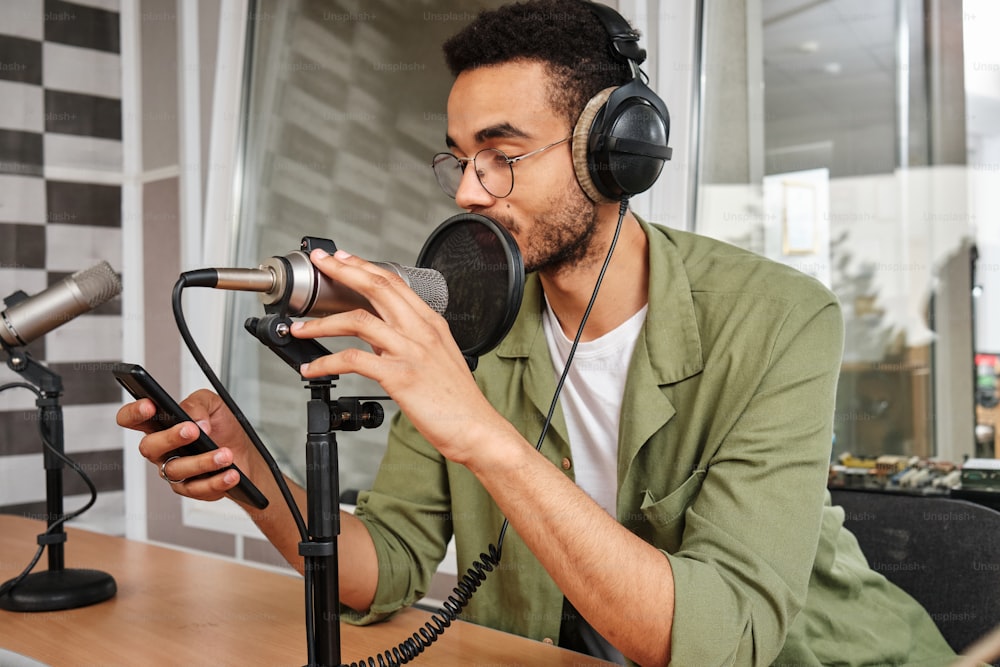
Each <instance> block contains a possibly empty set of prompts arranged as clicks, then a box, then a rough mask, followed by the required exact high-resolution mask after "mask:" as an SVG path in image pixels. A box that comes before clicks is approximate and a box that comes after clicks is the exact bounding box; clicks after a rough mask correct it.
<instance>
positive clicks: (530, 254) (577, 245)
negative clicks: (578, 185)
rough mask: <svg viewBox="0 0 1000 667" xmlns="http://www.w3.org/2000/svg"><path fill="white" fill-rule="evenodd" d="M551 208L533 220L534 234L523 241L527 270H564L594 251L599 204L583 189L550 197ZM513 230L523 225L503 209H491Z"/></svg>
mask: <svg viewBox="0 0 1000 667" xmlns="http://www.w3.org/2000/svg"><path fill="white" fill-rule="evenodd" d="M548 203H549V205H548V207H547V210H546V211H545V212H543V213H541V214H539V215H537V216H535V218H534V220H532V224H531V228H530V237H528V238H526V239H525V238H523V237H522V241H521V248H520V249H521V254H522V255H523V258H524V270H525V272H527V273H531V272H532V271H548V272H550V273H559V272H560V271H563V270H566V269H570V268H573V267H575V266H578V265H579V264H581V263H582V262H583V261H585V260H586V259H587V257H588V255H589V254H590V251H591V246H592V244H593V240H594V230H596V229H597V207H596V206H595V205H594V203H593V202H591V201H590V200H589V199H587V197H586V195H584V194H583V192H582V191H579V192H573V193H571V194H570V195H569V196H567V197H564V198H562V200H559V199H555V198H553V199H551V200H549V202H548ZM491 215H492V216H493V217H495V218H496V219H497V221H498V222H500V223H502V224H503V225H504V226H505V227H507V229H509V230H510V232H511V233H512V234H514V235H515V236H517V235H518V234H519V232H521V225H519V224H518V222H517V221H516V220H514V219H513V218H512V217H509V216H506V215H504V214H503V213H499V212H498V213H491Z"/></svg>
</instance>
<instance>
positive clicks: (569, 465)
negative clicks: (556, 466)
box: [562, 458, 573, 470]
mask: <svg viewBox="0 0 1000 667" xmlns="http://www.w3.org/2000/svg"><path fill="white" fill-rule="evenodd" d="M562 467H563V470H569V469H570V468H572V467H573V462H572V461H570V460H569V459H568V458H567V459H563V460H562Z"/></svg>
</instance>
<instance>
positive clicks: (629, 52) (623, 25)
mask: <svg viewBox="0 0 1000 667" xmlns="http://www.w3.org/2000/svg"><path fill="white" fill-rule="evenodd" d="M587 4H588V6H589V9H590V11H591V12H592V13H593V14H594V16H596V17H597V18H598V20H600V22H601V23H602V24H604V29H605V30H606V31H607V33H608V36H609V37H610V38H611V55H612V56H614V58H615V59H616V60H618V61H620V62H623V63H625V64H627V65H629V66H630V67H633V65H634V68H633V70H636V69H638V66H639V65H641V64H642V63H643V61H644V60H646V50H645V49H643V48H640V47H639V33H638V32H636V31H635V29H634V28H633V27H632V26H630V25H629V24H628V21H626V20H625V19H624V18H622V15H621V14H619V13H618V12H616V11H615V10H614V9H612V8H611V7H608V6H607V5H602V4H600V3H598V2H588V3H587ZM633 76H635V72H634V71H633Z"/></svg>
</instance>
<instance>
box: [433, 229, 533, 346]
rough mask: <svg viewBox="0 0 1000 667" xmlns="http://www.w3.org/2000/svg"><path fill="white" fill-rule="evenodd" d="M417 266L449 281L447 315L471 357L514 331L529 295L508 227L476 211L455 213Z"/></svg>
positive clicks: (434, 233) (437, 232) (452, 331)
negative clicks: (520, 310)
mask: <svg viewBox="0 0 1000 667" xmlns="http://www.w3.org/2000/svg"><path fill="white" fill-rule="evenodd" d="M417 266H418V267H420V268H425V269H434V270H435V271H438V272H439V273H440V274H441V275H442V276H444V279H445V281H446V282H447V283H448V307H447V308H445V311H444V313H442V315H443V316H444V318H445V319H446V320H447V321H448V326H449V327H450V328H451V335H452V337H453V338H454V339H455V342H456V343H458V347H459V349H460V350H462V354H464V355H465V356H466V357H467V358H469V359H473V358H475V357H478V356H479V355H481V354H483V353H484V352H488V351H490V350H492V349H493V348H494V347H496V346H497V345H498V344H499V343H500V341H501V340H503V337H504V336H506V335H507V332H508V331H510V328H511V326H512V325H513V324H514V320H515V319H516V318H517V311H518V310H519V309H520V308H521V297H522V296H523V295H524V261H523V260H522V259H521V250H520V249H519V248H518V247H517V241H515V240H514V237H513V236H511V234H510V232H508V231H507V230H506V229H505V228H504V227H503V225H501V224H500V223H498V222H496V221H495V220H492V219H490V218H487V217H486V216H483V215H479V214H476V213H459V214H458V215H455V216H452V217H450V218H448V219H447V220H445V221H444V222H443V223H441V225H439V226H438V228H437V229H435V230H434V232H433V233H431V235H430V237H428V239H427V242H426V243H424V247H423V248H422V249H421V250H420V255H419V256H418V257H417Z"/></svg>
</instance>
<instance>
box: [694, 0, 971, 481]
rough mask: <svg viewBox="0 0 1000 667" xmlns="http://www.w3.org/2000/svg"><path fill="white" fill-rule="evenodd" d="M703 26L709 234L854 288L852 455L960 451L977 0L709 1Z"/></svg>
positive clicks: (847, 411)
mask: <svg viewBox="0 0 1000 667" xmlns="http://www.w3.org/2000/svg"><path fill="white" fill-rule="evenodd" d="M956 6H957V7H958V8H957V11H956ZM704 25H705V34H704V44H705V47H704V59H705V66H704V69H703V76H704V95H703V100H702V105H703V109H704V114H703V130H702V136H701V146H702V150H703V160H702V169H701V174H700V178H699V183H698V212H697V220H696V225H695V229H696V231H698V232H701V233H704V234H708V235H711V236H715V237H718V238H721V239H723V240H726V241H729V242H732V243H734V244H737V245H740V246H743V247H747V248H749V249H752V250H754V251H756V252H759V253H761V254H763V255H766V256H768V257H771V258H773V259H775V260H777V261H780V262H784V263H787V264H789V265H792V266H794V267H796V268H798V269H800V270H802V271H804V272H806V273H808V274H810V275H812V276H814V277H815V278H816V279H817V280H820V281H821V282H823V283H824V284H825V285H827V286H828V287H829V288H830V289H831V290H833V292H834V293H835V294H836V295H837V296H838V298H839V299H840V302H841V304H842V307H843V312H844V317H845V327H846V343H845V350H844V362H843V367H842V371H841V377H840V383H839V388H838V395H837V405H836V413H835V444H834V455H835V456H839V455H842V454H845V453H850V454H852V455H854V456H859V457H877V456H879V455H883V454H898V455H905V456H910V455H917V456H921V457H930V456H938V457H941V458H944V459H946V460H950V461H954V462H961V460H962V458H963V457H964V456H966V455H970V454H973V453H974V452H973V448H974V441H973V435H972V431H973V425H974V418H973V406H972V398H971V397H972V389H973V376H972V358H973V355H972V337H971V324H972V319H971V317H972V315H971V307H972V306H971V303H972V301H971V299H972V296H971V288H972V285H971V283H970V277H969V276H970V261H971V259H972V256H973V252H974V251H973V248H974V245H975V236H976V231H977V230H976V226H975V224H974V221H975V215H974V213H973V211H971V210H970V201H969V197H968V174H967V169H966V165H965V144H964V141H965V136H964V114H965V111H964V99H961V98H960V99H955V96H954V95H953V94H952V91H953V90H954V89H955V88H956V86H957V90H958V91H959V97H961V90H962V85H961V79H962V74H963V65H962V62H961V54H962V51H961V47H962V12H961V8H960V3H937V2H922V1H921V0H895V1H892V2H870V1H862V0H830V1H828V2H809V1H805V0H741V1H740V2H721V1H719V0H706V1H705V23H704ZM956 53H957V60H956ZM956 77H957V79H958V82H957V83H955V78H956ZM942 81H946V82H947V83H948V86H945V85H944V84H943V83H942ZM949 86H950V87H949ZM956 124H957V125H958V126H960V127H959V128H958V129H959V131H958V132H955V130H956V128H955V125H956ZM955 136H959V137H961V139H960V141H961V145H956V143H957V142H956V140H955V139H954V137H955Z"/></svg>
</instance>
